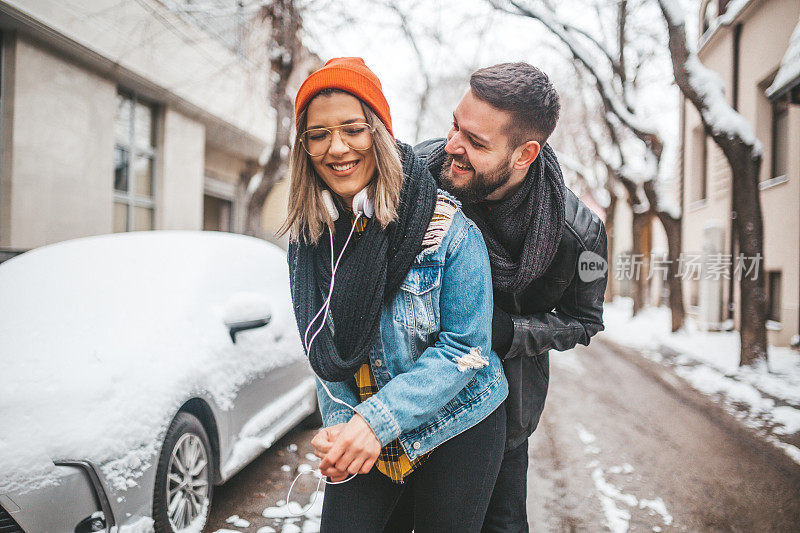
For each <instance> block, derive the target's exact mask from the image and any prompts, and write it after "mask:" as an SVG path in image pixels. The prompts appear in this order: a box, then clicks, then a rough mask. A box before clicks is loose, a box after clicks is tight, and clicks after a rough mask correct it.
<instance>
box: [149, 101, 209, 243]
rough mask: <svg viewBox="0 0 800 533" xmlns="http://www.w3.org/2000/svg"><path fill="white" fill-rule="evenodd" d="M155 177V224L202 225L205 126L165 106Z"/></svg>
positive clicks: (173, 226) (165, 226)
mask: <svg viewBox="0 0 800 533" xmlns="http://www.w3.org/2000/svg"><path fill="white" fill-rule="evenodd" d="M159 136H160V137H161V139H163V140H162V142H161V143H160V144H161V152H160V161H159V163H160V164H159V165H158V173H157V175H156V179H157V180H158V184H157V185H156V191H157V193H156V194H157V196H156V228H157V229H196V230H201V229H203V175H204V172H203V171H204V166H205V163H204V162H205V128H204V127H203V125H202V124H200V123H199V122H196V121H194V120H191V119H189V118H188V117H186V116H184V115H182V114H180V113H178V112H176V111H174V110H172V109H170V108H167V109H165V110H164V115H163V121H162V127H161V132H160V135H159Z"/></svg>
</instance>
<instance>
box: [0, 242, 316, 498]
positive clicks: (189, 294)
mask: <svg viewBox="0 0 800 533" xmlns="http://www.w3.org/2000/svg"><path fill="white" fill-rule="evenodd" d="M242 292H255V293H259V294H263V295H265V296H266V297H268V298H269V301H270V303H271V314H272V320H271V322H270V324H269V325H268V326H266V327H264V328H260V329H255V330H250V331H245V332H241V333H240V334H239V335H238V336H237V344H236V345H234V344H233V343H232V342H231V339H230V337H229V335H228V331H227V328H226V327H225V325H224V321H223V315H224V313H225V312H226V310H227V311H229V312H230V309H229V308H230V306H229V305H227V304H228V300H229V298H230V297H231V295H233V294H236V293H242ZM301 358H303V352H302V348H301V345H300V341H299V336H298V334H297V328H296V325H295V322H294V317H293V314H292V310H291V302H290V295H289V283H288V272H287V266H286V257H285V254H284V252H282V251H281V250H280V249H278V248H277V247H275V246H273V245H270V244H268V243H265V242H264V241H261V240H258V239H254V238H250V237H245V236H235V235H230V234H223V233H213V232H178V231H174V232H173V231H170V232H138V233H129V234H118V235H104V236H98V237H90V238H86V239H78V240H75V241H67V242H63V243H59V244H55V245H51V246H46V247H43V248H39V249H36V250H33V251H31V252H28V253H26V254H23V255H21V256H18V257H16V258H14V259H11V260H10V261H7V262H6V263H4V264H2V265H0V368H2V373H0V427H2V428H3V430H4V431H2V433H0V493H3V492H10V491H17V490H32V489H35V488H36V487H39V486H43V485H52V484H55V483H57V482H58V480H57V475H56V469H55V467H54V466H53V464H52V460H58V459H63V458H72V459H88V460H90V461H92V462H93V463H95V464H97V465H102V472H103V474H104V475H105V476H106V478H107V480H108V482H109V483H110V484H111V486H112V487H113V488H114V489H116V490H125V489H126V488H129V487H132V486H134V485H135V484H136V479H137V478H138V477H139V476H141V474H142V472H143V471H144V470H145V469H146V468H148V467H149V466H150V465H151V464H152V463H153V461H154V460H155V454H156V453H157V451H158V449H159V447H160V441H161V438H162V436H163V434H164V432H165V431H166V427H167V425H168V424H169V422H170V420H171V417H172V416H173V415H174V413H175V412H176V410H177V409H178V408H179V407H180V405H181V403H182V402H183V401H185V399H186V398H187V396H188V395H191V394H195V393H200V392H204V393H206V394H208V395H209V396H210V397H211V398H212V399H213V400H214V401H215V402H216V403H217V404H218V405H219V406H220V407H221V408H222V409H230V408H231V407H232V406H233V400H234V398H235V396H236V393H237V391H238V389H239V388H240V387H241V386H242V385H243V384H245V383H246V382H247V381H248V380H250V379H252V378H253V376H255V375H257V374H258V373H261V372H265V371H268V370H270V369H272V368H275V367H278V366H282V365H285V364H287V363H291V362H294V361H296V360H298V359H301Z"/></svg>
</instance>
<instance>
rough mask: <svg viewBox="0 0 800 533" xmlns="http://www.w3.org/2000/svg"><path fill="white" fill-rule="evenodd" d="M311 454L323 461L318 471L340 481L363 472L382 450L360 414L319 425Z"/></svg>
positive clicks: (365, 471) (369, 467) (371, 464)
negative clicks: (328, 424)
mask: <svg viewBox="0 0 800 533" xmlns="http://www.w3.org/2000/svg"><path fill="white" fill-rule="evenodd" d="M311 445H312V446H313V447H314V455H316V456H317V457H319V458H320V459H321V460H322V462H321V463H320V465H319V470H320V472H321V473H322V475H323V476H328V477H330V478H331V481H333V482H337V481H343V480H344V479H346V478H347V476H349V475H352V474H366V473H368V472H369V471H370V470H371V469H372V466H373V465H374V464H375V461H376V460H377V459H378V455H379V454H380V452H381V443H380V441H379V440H378V438H377V437H376V436H375V433H374V432H373V431H372V428H371V427H370V426H369V424H367V422H366V420H364V418H363V417H362V416H361V415H359V414H355V415H353V418H351V419H350V421H349V422H347V423H342V424H336V425H335V426H330V427H327V428H322V429H321V430H320V431H319V433H317V434H316V435H315V436H314V438H313V439H312V440H311Z"/></svg>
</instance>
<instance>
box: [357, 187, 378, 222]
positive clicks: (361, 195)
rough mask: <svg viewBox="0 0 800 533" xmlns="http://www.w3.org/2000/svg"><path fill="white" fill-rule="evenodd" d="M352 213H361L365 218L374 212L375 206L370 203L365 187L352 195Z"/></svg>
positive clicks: (370, 216)
mask: <svg viewBox="0 0 800 533" xmlns="http://www.w3.org/2000/svg"><path fill="white" fill-rule="evenodd" d="M353 213H355V214H356V215H358V214H363V215H364V216H365V217H367V218H372V215H374V214H375V206H373V205H372V201H371V200H370V199H369V196H368V195H367V189H366V187H365V188H363V189H361V190H360V191H358V194H356V195H355V196H354V197H353Z"/></svg>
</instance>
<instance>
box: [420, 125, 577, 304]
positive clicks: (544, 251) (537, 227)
mask: <svg viewBox="0 0 800 533" xmlns="http://www.w3.org/2000/svg"><path fill="white" fill-rule="evenodd" d="M426 144H427V145H428V146H426V151H428V150H429V151H428V155H427V158H426V163H427V165H428V169H429V170H430V171H431V174H433V176H435V177H436V179H437V180H438V179H439V177H440V176H441V173H442V171H443V168H442V167H443V166H444V163H445V161H447V160H448V154H447V153H446V152H445V151H444V145H445V144H446V143H445V141H444V140H442V141H440V142H438V143H436V142H433V141H432V142H431V143H430V144H428V143H426ZM430 146H432V147H433V148H432V149H431V148H429V147H430ZM564 189H565V185H564V177H563V176H562V175H561V167H560V166H559V164H558V159H556V154H555V152H553V149H552V148H550V145H549V144H545V145H544V147H543V148H542V150H541V152H540V153H539V157H537V158H536V160H535V161H534V162H533V163H532V164H531V166H530V168H529V169H528V174H527V176H525V181H523V182H522V186H521V187H520V188H519V189H517V191H516V192H515V193H514V194H512V195H511V196H509V197H508V198H504V199H503V200H501V201H499V202H491V203H489V202H480V203H476V204H471V205H468V204H464V205H463V211H464V214H466V215H467V216H468V217H469V218H471V219H472V220H473V221H474V222H475V224H477V225H478V227H479V228H480V229H481V232H482V233H483V238H484V240H485V241H486V246H487V248H488V249H489V260H490V262H491V264H492V282H493V284H494V287H495V288H497V289H500V290H502V291H503V292H507V293H514V294H515V293H520V292H522V291H524V290H525V289H526V288H527V287H528V285H530V284H531V282H533V281H534V280H536V279H537V278H539V277H540V276H541V275H542V274H544V272H545V271H546V270H547V268H548V267H549V266H550V263H552V262H553V258H554V257H555V255H556V251H557V250H558V245H559V243H560V242H561V232H562V231H563V228H564V215H565V213H564V206H565V201H566V200H565V197H566V192H565V190H564Z"/></svg>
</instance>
